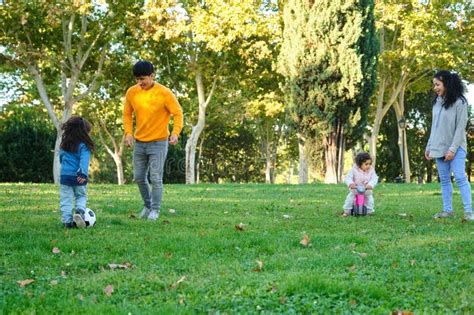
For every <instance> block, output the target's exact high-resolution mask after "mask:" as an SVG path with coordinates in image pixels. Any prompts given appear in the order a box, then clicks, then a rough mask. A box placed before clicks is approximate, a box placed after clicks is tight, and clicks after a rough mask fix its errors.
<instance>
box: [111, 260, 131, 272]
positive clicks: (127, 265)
mask: <svg viewBox="0 0 474 315" xmlns="http://www.w3.org/2000/svg"><path fill="white" fill-rule="evenodd" d="M108 266H109V268H110V269H112V270H115V269H129V268H132V264H131V263H129V262H126V263H123V264H115V263H111V264H108Z"/></svg>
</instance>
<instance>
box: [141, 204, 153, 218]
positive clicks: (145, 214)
mask: <svg viewBox="0 0 474 315" xmlns="http://www.w3.org/2000/svg"><path fill="white" fill-rule="evenodd" d="M150 211H151V210H150V209H149V208H147V207H143V210H142V212H140V219H146V218H148V216H149V215H150Z"/></svg>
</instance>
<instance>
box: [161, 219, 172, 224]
mask: <svg viewBox="0 0 474 315" xmlns="http://www.w3.org/2000/svg"><path fill="white" fill-rule="evenodd" d="M170 223H171V222H170V221H168V220H163V224H170Z"/></svg>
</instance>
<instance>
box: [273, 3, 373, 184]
mask: <svg viewBox="0 0 474 315" xmlns="http://www.w3.org/2000/svg"><path fill="white" fill-rule="evenodd" d="M373 7H374V3H373V1H351V0H346V1H338V2H334V1H324V0H321V1H303V0H290V1H288V3H287V4H286V6H285V8H284V17H283V18H284V27H285V28H284V33H283V44H282V49H281V54H280V58H279V65H280V71H281V73H282V74H283V75H284V76H285V77H286V81H287V84H286V86H287V91H288V95H290V99H289V103H290V110H291V112H292V114H293V118H294V120H295V122H296V124H297V126H298V129H299V133H300V134H301V140H300V141H304V140H305V138H310V139H315V138H318V139H319V141H321V142H322V145H323V148H324V159H325V166H326V173H325V182H326V183H335V182H338V181H339V180H340V179H341V176H342V167H343V161H344V151H345V150H346V149H349V148H350V147H351V146H352V145H354V144H355V142H356V141H354V139H357V138H359V137H360V136H361V135H362V133H363V131H364V128H365V125H366V120H367V112H368V107H369V97H370V96H371V94H372V91H373V87H374V85H373V82H374V79H375V66H376V55H377V51H378V48H377V39H376V37H375V28H374V17H373Z"/></svg>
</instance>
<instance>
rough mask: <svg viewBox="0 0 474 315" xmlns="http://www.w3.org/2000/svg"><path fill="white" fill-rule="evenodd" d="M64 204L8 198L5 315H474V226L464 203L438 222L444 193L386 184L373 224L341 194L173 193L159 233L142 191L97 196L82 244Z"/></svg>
mask: <svg viewBox="0 0 474 315" xmlns="http://www.w3.org/2000/svg"><path fill="white" fill-rule="evenodd" d="M57 191H58V189H57V187H56V186H54V185H34V184H0V235H1V239H0V241H1V253H2V264H1V266H0V277H1V278H0V280H1V288H2V290H1V292H0V310H1V312H2V313H3V314H10V313H13V314H16V313H18V314H20V313H21V314H24V313H26V314H30V313H31V314H32V313H39V314H54V313H81V314H129V313H131V314H157V313H162V314H167V313H211V314H216V313H220V314H222V313H227V314H234V313H241V314H248V313H321V314H327V313H351V314H354V313H361V314H367V313H376V314H387V313H389V312H391V311H395V310H405V311H414V312H415V313H417V314H420V313H428V314H432V313H460V314H468V313H470V314H473V313H474V254H473V253H474V242H473V238H474V224H471V223H465V222H462V221H461V218H462V211H461V209H462V207H461V204H460V197H459V194H458V193H457V192H456V194H455V196H454V207H455V209H456V210H457V213H456V214H457V215H456V217H455V218H453V219H447V220H439V221H437V220H433V219H432V218H431V217H432V215H433V214H434V213H435V212H436V211H438V210H440V209H441V196H440V192H439V187H438V185H436V184H433V185H410V184H399V185H397V184H381V185H379V186H377V187H376V190H375V202H376V215H375V216H373V217H364V218H353V217H349V218H343V217H341V216H340V213H341V209H340V208H341V205H342V203H343V201H344V198H345V195H346V189H345V187H344V186H342V185H319V184H317V185H316V184H315V185H301V186H296V185H293V186H289V185H274V186H271V185H257V184H248V185H196V186H184V185H168V186H166V187H165V194H164V201H163V207H162V214H161V217H160V219H159V221H157V222H148V221H144V220H140V219H138V218H137V217H136V213H137V212H138V211H139V210H141V208H142V205H141V201H140V197H139V193H138V188H137V187H135V186H134V185H128V186H121V187H119V186H114V185H94V184H92V185H90V186H89V203H88V206H89V207H90V208H92V209H94V210H95V212H96V214H97V217H98V221H97V224H96V226H95V227H94V228H91V229H84V230H65V229H63V228H62V226H61V225H60V214H59V210H58V202H59V201H58V192H57ZM169 209H174V210H175V213H170V211H169ZM171 212H173V211H171ZM240 223H242V224H243V225H241V226H239V224H240ZM240 227H242V228H240ZM305 234H307V235H308V236H309V238H310V243H309V245H308V246H303V245H301V244H300V241H301V240H302V239H303V237H304V235H305ZM111 264H116V265H111ZM25 280H33V282H31V283H29V284H26V282H21V281H25Z"/></svg>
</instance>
